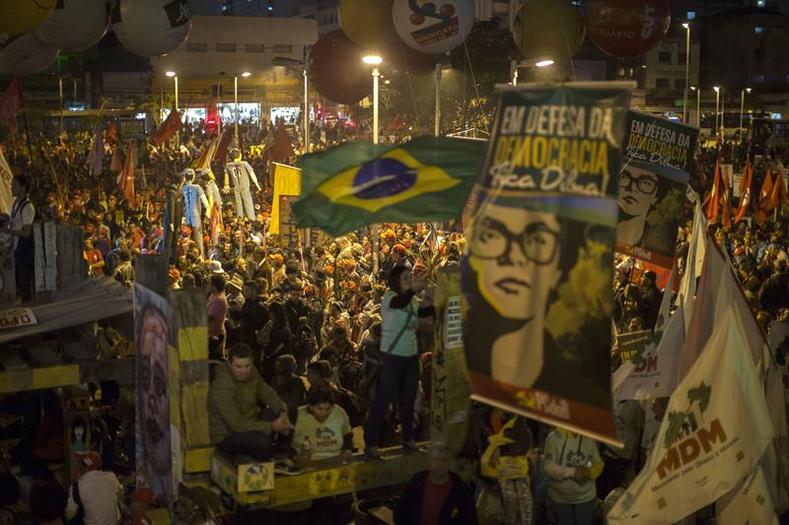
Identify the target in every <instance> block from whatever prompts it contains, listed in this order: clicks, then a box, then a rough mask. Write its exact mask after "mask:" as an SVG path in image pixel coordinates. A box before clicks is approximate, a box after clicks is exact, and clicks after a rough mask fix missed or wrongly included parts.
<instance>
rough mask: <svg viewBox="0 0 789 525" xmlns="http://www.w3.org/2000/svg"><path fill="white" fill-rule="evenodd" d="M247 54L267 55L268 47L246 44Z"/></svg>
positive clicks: (245, 50)
mask: <svg viewBox="0 0 789 525" xmlns="http://www.w3.org/2000/svg"><path fill="white" fill-rule="evenodd" d="M244 52H245V53H265V52H266V46H264V45H263V44H244Z"/></svg>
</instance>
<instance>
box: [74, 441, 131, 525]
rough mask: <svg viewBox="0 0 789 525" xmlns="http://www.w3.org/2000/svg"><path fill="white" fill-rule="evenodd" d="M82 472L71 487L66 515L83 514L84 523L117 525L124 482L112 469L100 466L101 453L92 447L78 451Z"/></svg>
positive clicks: (90, 524)
mask: <svg viewBox="0 0 789 525" xmlns="http://www.w3.org/2000/svg"><path fill="white" fill-rule="evenodd" d="M76 457H77V464H78V466H79V472H80V476H79V478H78V479H77V481H75V482H74V483H73V484H72V485H71V488H70V489H69V497H68V503H67V504H66V518H67V520H68V521H69V522H70V521H71V520H73V519H74V518H76V517H78V516H81V517H82V522H83V523H85V525H115V524H116V523H118V520H119V519H120V517H121V514H120V509H119V507H118V502H119V499H120V497H121V496H122V495H123V485H121V483H120V482H119V481H118V478H117V477H116V476H115V474H114V473H112V472H105V471H103V470H101V456H99V453H98V452H95V451H93V450H90V451H88V452H81V453H77V454H76Z"/></svg>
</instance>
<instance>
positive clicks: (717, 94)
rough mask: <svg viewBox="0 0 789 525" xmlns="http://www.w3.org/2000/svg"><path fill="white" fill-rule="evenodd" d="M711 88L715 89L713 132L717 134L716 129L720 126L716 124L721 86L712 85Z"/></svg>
mask: <svg viewBox="0 0 789 525" xmlns="http://www.w3.org/2000/svg"><path fill="white" fill-rule="evenodd" d="M712 89H714V90H715V134H716V135H717V133H718V129H719V128H720V126H719V124H718V115H719V114H720V107H721V87H720V86H713V87H712Z"/></svg>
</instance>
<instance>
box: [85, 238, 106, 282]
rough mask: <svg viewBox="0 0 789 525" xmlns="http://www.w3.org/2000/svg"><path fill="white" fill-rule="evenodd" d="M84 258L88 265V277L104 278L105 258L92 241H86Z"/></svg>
mask: <svg viewBox="0 0 789 525" xmlns="http://www.w3.org/2000/svg"><path fill="white" fill-rule="evenodd" d="M83 257H84V258H85V262H87V263H88V275H90V276H91V277H103V276H104V256H103V255H102V254H101V251H99V250H98V249H97V248H94V247H93V243H92V242H91V241H85V249H84V251H83Z"/></svg>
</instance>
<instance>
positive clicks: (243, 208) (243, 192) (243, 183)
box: [224, 148, 260, 221]
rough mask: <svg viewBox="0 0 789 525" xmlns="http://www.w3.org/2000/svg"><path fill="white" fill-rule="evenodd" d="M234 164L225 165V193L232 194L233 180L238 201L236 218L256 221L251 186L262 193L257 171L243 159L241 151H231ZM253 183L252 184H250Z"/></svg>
mask: <svg viewBox="0 0 789 525" xmlns="http://www.w3.org/2000/svg"><path fill="white" fill-rule="evenodd" d="M230 158H232V159H233V161H232V162H228V163H227V164H225V187H224V192H225V193H230V179H231V178H232V179H233V193H234V196H235V199H236V217H239V218H242V217H246V218H247V219H249V220H250V221H254V220H255V206H254V203H253V202H252V191H251V184H254V185H255V187H256V188H257V190H258V191H260V184H259V183H258V179H257V177H256V176H255V170H253V169H252V166H250V165H249V162H247V161H245V160H242V159H241V151H239V150H238V149H235V148H234V149H232V150H230ZM250 182H251V184H250Z"/></svg>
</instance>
